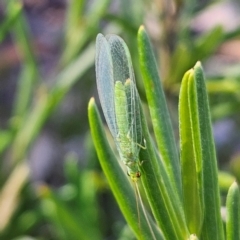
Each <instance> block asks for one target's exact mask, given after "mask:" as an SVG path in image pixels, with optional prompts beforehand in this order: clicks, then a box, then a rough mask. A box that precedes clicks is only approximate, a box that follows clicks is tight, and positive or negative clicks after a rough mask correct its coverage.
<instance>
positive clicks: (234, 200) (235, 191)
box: [226, 182, 240, 240]
mask: <svg viewBox="0 0 240 240" xmlns="http://www.w3.org/2000/svg"><path fill="white" fill-rule="evenodd" d="M226 205H227V221H226V228H227V240H239V239H240V192H239V186H238V184H237V183H236V182H234V183H233V184H232V185H231V187H230V188H229V191H228V195H227V204H226Z"/></svg>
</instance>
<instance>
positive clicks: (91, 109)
mask: <svg viewBox="0 0 240 240" xmlns="http://www.w3.org/2000/svg"><path fill="white" fill-rule="evenodd" d="M88 117H89V123H90V129H91V134H92V138H93V142H94V145H95V148H96V151H97V154H98V157H99V161H100V164H101V166H102V169H103V171H104V173H105V175H106V177H107V180H108V182H109V185H110V187H111V189H112V191H113V194H114V196H115V198H116V200H117V202H118V205H119V207H120V209H121V211H122V213H123V215H124V217H125V219H126V220H127V222H128V224H129V225H130V227H131V228H132V230H133V231H134V233H135V234H136V236H137V237H138V239H152V234H151V231H150V229H149V226H148V223H147V221H146V219H145V217H144V214H143V211H142V209H141V208H140V209H139V213H138V210H137V204H136V196H135V195H134V191H133V188H132V186H131V184H130V182H129V178H127V175H126V173H125V172H123V170H122V168H121V167H120V165H119V163H118V160H117V159H116V157H115V156H114V154H113V152H112V150H111V148H110V146H109V144H108V142H107V139H106V136H105V133H104V130H103V125H102V122H101V120H100V116H99V113H98V110H97V108H96V105H95V102H94V99H91V100H90V102H89V106H88ZM148 219H149V221H150V224H151V226H152V229H153V232H154V235H155V236H156V238H157V239H163V237H162V235H161V233H160V232H159V230H158V228H157V226H156V225H155V224H154V223H153V221H152V220H151V218H150V216H149V218H148Z"/></svg>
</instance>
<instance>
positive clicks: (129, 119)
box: [96, 34, 142, 181]
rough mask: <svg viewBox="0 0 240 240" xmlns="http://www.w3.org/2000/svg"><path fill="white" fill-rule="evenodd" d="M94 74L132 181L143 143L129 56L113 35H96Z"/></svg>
mask: <svg viewBox="0 0 240 240" xmlns="http://www.w3.org/2000/svg"><path fill="white" fill-rule="evenodd" d="M96 76H97V89H98V94H99V98H100V103H101V106H102V109H103V114H104V116H105V119H106V122H107V124H108V127H109V129H110V132H111V134H112V136H113V139H114V141H115V143H116V145H117V149H118V152H119V155H120V158H121V160H122V161H123V162H124V164H125V165H126V166H127V170H128V175H129V176H130V177H131V179H132V180H133V181H137V179H138V178H139V177H140V175H141V174H140V171H139V164H140V162H139V158H138V155H139V149H140V147H141V143H142V132H141V121H140V109H139V108H140V107H139V96H138V92H137V89H136V84H135V77H134V72H133V67H132V62H131V56H130V53H129V50H128V47H127V45H126V44H125V42H124V41H123V40H122V39H121V38H120V37H118V36H116V35H113V34H111V35H107V36H106V37H105V36H103V35H102V34H98V36H97V40H96Z"/></svg>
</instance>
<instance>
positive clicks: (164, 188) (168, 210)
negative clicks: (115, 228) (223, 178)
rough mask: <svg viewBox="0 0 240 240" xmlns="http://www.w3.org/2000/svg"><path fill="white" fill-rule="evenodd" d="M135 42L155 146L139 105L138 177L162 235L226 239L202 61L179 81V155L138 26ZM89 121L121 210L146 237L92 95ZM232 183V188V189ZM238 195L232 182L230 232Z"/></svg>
mask: <svg viewBox="0 0 240 240" xmlns="http://www.w3.org/2000/svg"><path fill="white" fill-rule="evenodd" d="M138 48H139V55H140V66H141V70H142V75H143V80H144V85H145V89H146V95H147V101H148V105H149V108H150V114H151V119H152V124H153V129H154V133H155V139H156V142H157V144H158V148H159V150H157V148H156V146H155V143H154V141H153V140H152V138H151V136H150V133H149V130H148V126H147V123H146V119H145V116H144V112H143V109H142V108H141V120H142V131H143V136H144V139H145V141H146V149H142V150H141V152H140V159H144V160H143V163H142V164H141V165H140V169H141V172H142V175H141V183H142V188H143V191H144V192H145V194H146V196H147V200H148V203H149V205H150V209H151V212H152V213H153V216H154V218H155V221H156V224H157V225H158V227H159V229H160V230H161V232H162V234H163V237H162V238H163V239H171V240H172V239H225V237H224V231H223V221H222V219H221V215H220V192H219V185H218V174H217V161H216V153H215V146H214V141H213V136H212V129H211V120H210V111H209V102H208V96H207V92H206V85H205V77H204V74H203V69H202V67H201V64H200V62H197V63H196V65H195V66H194V67H193V68H192V69H191V70H189V71H188V72H186V74H185V75H184V77H183V80H182V84H181V91H180V97H179V125H180V154H181V158H180V159H181V161H179V159H178V156H177V150H176V147H175V144H174V139H173V133H172V128H171V124H170V118H169V113H168V110H167V107H166V100H165V96H164V93H163V90H162V86H161V85H160V80H159V76H158V72H157V67H156V63H155V60H154V55H153V53H152V49H151V46H150V42H149V38H148V36H147V33H146V32H145V30H144V28H143V27H140V29H139V33H138ZM89 121H90V128H91V133H92V137H93V141H94V144H95V147H96V151H97V154H98V157H99V161H100V164H101V166H102V169H103V171H104V173H105V175H106V176H107V179H108V182H109V185H110V187H111V189H112V191H113V193H114V196H115V198H116V200H117V202H118V205H119V207H120V209H121V211H122V213H123V215H124V216H125V218H126V220H127V222H128V224H129V225H130V227H131V228H132V230H133V231H134V232H135V235H136V236H137V237H138V238H141V239H149V236H148V232H149V227H148V226H147V225H145V224H143V223H142V221H145V220H144V219H146V218H145V217H144V216H143V214H142V213H141V212H140V213H139V214H138V215H137V214H136V206H135V204H136V203H135V202H134V200H133V198H134V194H133V188H132V186H131V185H130V184H129V182H128V181H127V179H126V174H125V173H124V171H123V170H122V168H120V166H119V164H118V162H117V160H116V158H115V156H114V155H113V153H112V150H111V149H110V147H109V145H108V144H107V141H106V137H105V134H104V130H103V126H102V123H101V120H100V118H99V114H98V111H97V108H96V106H95V104H94V100H93V99H91V101H90V103H89ZM158 151H159V152H160V154H161V155H159V153H158ZM180 169H181V170H180ZM123 180H124V181H123ZM233 188H234V190H231V189H233ZM235 199H236V200H235ZM238 200H239V189H238V186H237V184H236V183H235V187H231V188H230V190H229V194H228V200H227V208H228V211H229V215H228V216H229V217H228V221H227V231H228V232H229V233H228V234H229V236H230V235H231V236H236V234H237V233H235V231H238V228H237V226H239V224H240V222H239V216H238V215H239V212H238V210H239V201H238ZM232 203H234V204H232ZM233 209H234V210H233ZM233 213H235V215H236V216H235V215H234V216H235V217H234V216H233ZM138 219H139V220H140V221H141V224H139V225H140V226H141V227H138V225H137V222H138ZM149 219H151V218H150V217H149ZM233 219H234V220H233ZM150 222H151V226H152V228H153V229H156V224H155V223H154V222H152V219H151V221H150ZM154 233H155V230H154ZM156 239H160V237H156ZM229 239H237V238H229Z"/></svg>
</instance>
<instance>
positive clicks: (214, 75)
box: [0, 0, 240, 240]
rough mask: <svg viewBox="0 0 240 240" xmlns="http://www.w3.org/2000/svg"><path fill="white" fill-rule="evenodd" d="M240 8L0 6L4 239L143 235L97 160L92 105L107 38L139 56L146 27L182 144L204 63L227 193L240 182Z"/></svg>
mask: <svg viewBox="0 0 240 240" xmlns="http://www.w3.org/2000/svg"><path fill="white" fill-rule="evenodd" d="M239 12H240V4H239V1H237V0H231V1H220V0H219V1H217V0H215V1H210V0H170V1H169V0H138V1H136V0H87V1H86V0H22V1H20V0H19V1H18V0H1V1H0V239H3V240H5V239H6V240H8V239H18V240H19V239H22V240H23V239H25V240H27V239H53V240H55V239H56V240H57V239H73V240H74V239H86V240H87V239H91V240H92V239H134V237H133V234H132V233H131V231H130V229H129V228H128V227H127V225H126V223H125V221H124V219H123V217H122V215H121V213H120V211H119V209H118V207H117V206H116V203H115V200H114V198H113V196H112V194H111V192H110V190H109V188H108V184H107V182H106V180H105V178H104V175H103V174H102V172H101V169H100V166H99V164H98V160H97V156H96V153H95V150H94V146H93V144H92V141H91V136H90V132H89V126H88V119H87V104H88V101H89V99H90V98H91V97H92V96H94V97H96V101H97V102H98V96H97V92H96V77H95V69H94V57H95V39H96V35H97V34H98V33H99V32H101V33H103V34H108V33H115V34H118V35H120V36H121V37H123V38H124V40H125V41H126V43H127V45H128V46H129V49H130V52H131V56H132V61H133V65H134V69H135V75H136V81H137V85H138V89H139V92H140V96H141V99H142V101H143V104H144V103H146V99H145V95H144V87H143V84H142V81H141V75H140V69H139V64H138V52H137V39H136V36H137V31H138V28H139V26H140V25H141V24H144V25H145V27H146V30H147V31H148V33H149V35H150V37H151V41H152V44H153V47H154V52H155V54H156V59H157V61H158V63H159V72H160V75H161V80H162V83H163V86H164V89H165V93H166V97H167V100H168V105H169V109H170V113H171V116H172V123H173V126H174V130H175V133H176V141H178V113H177V109H178V94H179V88H180V83H181V79H182V77H183V74H184V73H185V71H187V70H188V69H189V68H191V67H193V66H194V64H195V63H196V61H198V60H200V61H201V62H202V64H203V67H204V70H205V73H206V79H207V88H208V92H209V98H210V104H211V113H212V120H213V130H214V137H215V142H216V148H217V156H218V161H219V169H220V170H221V171H220V173H219V179H220V188H221V192H222V195H223V204H225V202H224V196H225V194H226V191H227V188H228V186H229V183H230V182H232V180H233V179H234V178H237V179H238V180H240V15H239Z"/></svg>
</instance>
